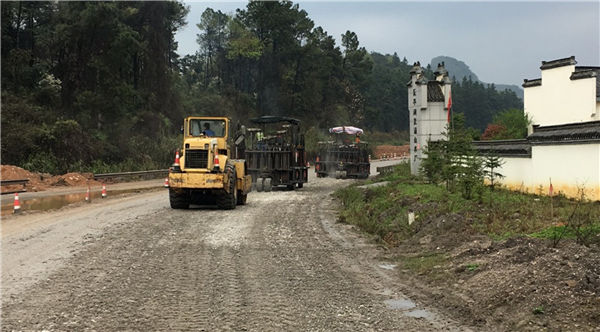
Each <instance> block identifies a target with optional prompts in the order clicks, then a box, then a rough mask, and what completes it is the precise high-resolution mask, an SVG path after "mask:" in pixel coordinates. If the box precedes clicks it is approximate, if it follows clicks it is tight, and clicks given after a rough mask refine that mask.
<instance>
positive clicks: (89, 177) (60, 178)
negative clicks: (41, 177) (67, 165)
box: [45, 173, 100, 187]
mask: <svg viewBox="0 0 600 332" xmlns="http://www.w3.org/2000/svg"><path fill="white" fill-rule="evenodd" d="M45 182H46V183H47V184H48V185H50V186H70V187H82V186H86V185H88V184H89V185H92V186H95V185H100V182H98V181H96V180H94V174H92V173H67V174H65V175H57V176H53V177H51V178H49V179H47V180H46V181H45Z"/></svg>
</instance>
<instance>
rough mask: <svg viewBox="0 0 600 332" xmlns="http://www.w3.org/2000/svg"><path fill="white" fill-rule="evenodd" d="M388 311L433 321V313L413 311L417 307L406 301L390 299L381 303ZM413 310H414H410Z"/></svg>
mask: <svg viewBox="0 0 600 332" xmlns="http://www.w3.org/2000/svg"><path fill="white" fill-rule="evenodd" d="M383 302H384V303H385V305H386V306H387V307H388V309H392V310H402V311H405V312H404V315H405V316H408V317H413V318H424V319H426V320H433V318H434V315H433V313H431V312H429V311H427V310H424V309H414V308H415V307H416V306H417V305H416V304H415V303H414V302H413V301H411V300H408V299H390V300H385V301H383ZM412 309H414V310H412ZM409 310H410V311H409Z"/></svg>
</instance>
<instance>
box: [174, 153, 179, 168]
mask: <svg viewBox="0 0 600 332" xmlns="http://www.w3.org/2000/svg"><path fill="white" fill-rule="evenodd" d="M173 166H179V150H177V151H176V152H175V162H174V163H173Z"/></svg>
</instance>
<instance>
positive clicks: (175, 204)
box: [169, 188, 190, 209]
mask: <svg viewBox="0 0 600 332" xmlns="http://www.w3.org/2000/svg"><path fill="white" fill-rule="evenodd" d="M169 203H171V208H172V209H187V208H189V207H190V198H189V195H188V193H187V192H186V191H185V190H184V191H183V192H180V193H177V192H176V191H175V190H174V189H173V188H169Z"/></svg>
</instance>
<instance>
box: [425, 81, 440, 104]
mask: <svg viewBox="0 0 600 332" xmlns="http://www.w3.org/2000/svg"><path fill="white" fill-rule="evenodd" d="M427 101H441V102H442V103H443V102H444V94H443V93H442V88H441V87H440V83H439V82H437V81H429V82H427Z"/></svg>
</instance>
